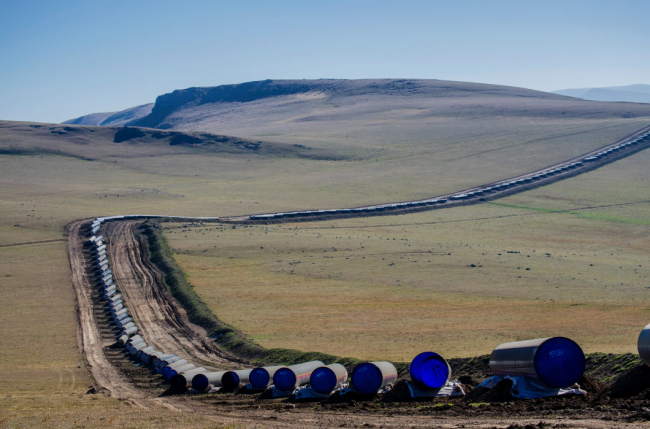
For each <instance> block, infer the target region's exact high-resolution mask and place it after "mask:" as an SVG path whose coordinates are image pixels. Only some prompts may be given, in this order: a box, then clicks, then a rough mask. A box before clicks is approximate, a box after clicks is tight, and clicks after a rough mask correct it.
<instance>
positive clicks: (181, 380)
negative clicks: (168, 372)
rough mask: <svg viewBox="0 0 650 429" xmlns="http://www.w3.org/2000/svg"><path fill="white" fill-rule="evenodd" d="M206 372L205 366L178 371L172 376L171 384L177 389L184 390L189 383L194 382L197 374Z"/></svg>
mask: <svg viewBox="0 0 650 429" xmlns="http://www.w3.org/2000/svg"><path fill="white" fill-rule="evenodd" d="M205 372H206V370H205V368H203V367H201V368H194V369H191V370H189V371H184V372H182V373H178V374H176V375H174V376H173V377H172V378H171V380H170V384H171V386H172V388H174V389H176V390H184V389H186V388H187V386H188V385H189V384H191V383H192V378H193V377H194V376H195V375H198V374H204V373H205Z"/></svg>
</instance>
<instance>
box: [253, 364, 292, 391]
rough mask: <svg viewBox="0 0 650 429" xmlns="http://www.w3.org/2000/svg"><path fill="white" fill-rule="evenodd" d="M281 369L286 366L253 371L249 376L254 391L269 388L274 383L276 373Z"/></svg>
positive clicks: (267, 367)
mask: <svg viewBox="0 0 650 429" xmlns="http://www.w3.org/2000/svg"><path fill="white" fill-rule="evenodd" d="M281 368H284V366H282V365H278V366H263V367H259V368H255V369H253V370H252V371H251V373H250V376H249V379H250V382H251V386H253V389H255V390H263V389H266V388H267V387H269V386H270V385H271V382H272V381H273V376H274V375H275V372H276V371H277V370H279V369H281Z"/></svg>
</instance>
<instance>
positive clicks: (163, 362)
mask: <svg viewBox="0 0 650 429" xmlns="http://www.w3.org/2000/svg"><path fill="white" fill-rule="evenodd" d="M179 360H181V357H180V356H176V355H174V356H172V357H170V358H166V359H161V360H160V362H158V364H157V365H156V366H157V367H158V368H160V370H161V371H162V370H163V369H165V368H166V367H167V365H169V364H172V363H175V362H178V361H179Z"/></svg>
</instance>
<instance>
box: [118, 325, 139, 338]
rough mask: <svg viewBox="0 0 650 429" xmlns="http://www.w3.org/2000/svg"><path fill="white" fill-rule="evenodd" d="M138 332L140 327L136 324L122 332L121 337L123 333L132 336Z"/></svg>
mask: <svg viewBox="0 0 650 429" xmlns="http://www.w3.org/2000/svg"><path fill="white" fill-rule="evenodd" d="M137 333H138V327H137V326H135V327H133V328H129V329H126V330H124V331H122V334H120V337H121V336H122V335H128V336H129V337H130V336H132V335H135V334H137Z"/></svg>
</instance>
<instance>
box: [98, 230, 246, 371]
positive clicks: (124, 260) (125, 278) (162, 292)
mask: <svg viewBox="0 0 650 429" xmlns="http://www.w3.org/2000/svg"><path fill="white" fill-rule="evenodd" d="M141 223H142V221H125V222H110V223H108V224H107V225H106V226H105V229H106V230H105V233H104V234H105V237H106V241H107V242H108V244H109V245H108V255H109V259H110V261H111V269H112V270H113V276H114V279H115V283H116V284H117V285H118V288H119V291H120V293H121V294H122V297H123V298H122V299H123V300H124V302H125V305H126V306H127V307H128V308H129V314H130V315H131V317H133V318H134V320H135V321H136V322H137V323H136V324H137V326H138V329H139V330H140V332H139V333H140V335H142V337H143V338H145V341H147V343H148V344H150V345H153V346H154V347H156V349H157V350H161V351H164V352H166V353H174V354H177V355H179V356H182V357H187V358H188V360H190V361H195V362H196V363H199V362H201V363H205V364H211V366H214V367H215V368H218V369H230V368H233V367H234V366H237V364H238V361H237V360H235V359H229V358H228V357H226V356H225V355H224V354H223V353H220V352H219V351H218V349H217V348H216V346H214V345H212V344H211V342H209V341H208V340H206V339H205V335H201V334H200V333H199V332H196V331H195V330H193V329H191V327H190V326H189V322H188V321H187V317H186V315H185V311H184V310H183V309H182V308H181V306H180V305H179V304H178V303H177V302H176V300H175V299H174V298H173V297H171V295H169V293H168V292H167V290H166V288H165V286H164V284H163V282H162V275H161V273H159V272H158V271H157V270H156V269H155V267H153V266H152V264H150V263H149V261H148V254H147V250H146V246H145V245H144V243H142V241H141V239H140V235H139V234H138V232H137V227H138V226H139V225H140V224H141ZM197 361H198V362H197Z"/></svg>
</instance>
